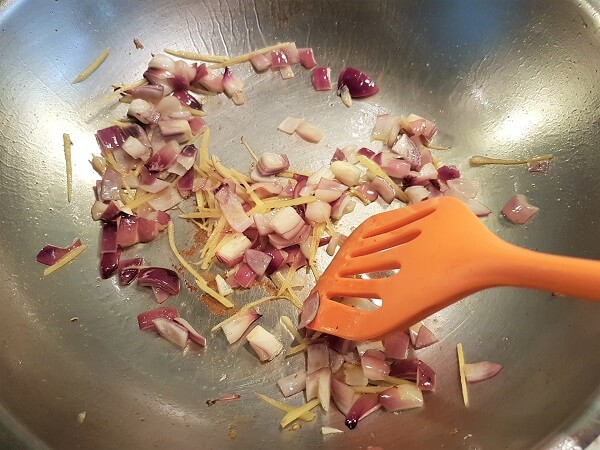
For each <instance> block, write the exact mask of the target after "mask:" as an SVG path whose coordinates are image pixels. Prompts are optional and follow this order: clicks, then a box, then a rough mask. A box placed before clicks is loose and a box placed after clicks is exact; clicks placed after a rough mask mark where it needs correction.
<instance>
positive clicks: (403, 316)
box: [301, 197, 600, 341]
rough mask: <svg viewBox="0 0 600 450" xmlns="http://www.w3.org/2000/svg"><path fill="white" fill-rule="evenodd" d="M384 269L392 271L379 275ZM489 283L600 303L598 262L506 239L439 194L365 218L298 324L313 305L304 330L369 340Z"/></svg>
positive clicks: (325, 274) (343, 248) (334, 259)
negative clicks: (361, 302)
mask: <svg viewBox="0 0 600 450" xmlns="http://www.w3.org/2000/svg"><path fill="white" fill-rule="evenodd" d="M385 271H387V273H388V274H390V276H387V277H384V278H378V277H377V276H376V274H377V273H379V274H381V273H382V272H385ZM394 271H396V272H394ZM369 274H371V277H370V276H369ZM494 286H520V287H526V288H534V289H541V290H544V291H549V292H555V293H561V294H565V295H570V296H574V297H581V298H586V299H590V300H600V261H591V260H586V259H577V258H570V257H565V256H555V255H548V254H543V253H539V252H535V251H533V250H526V249H524V248H520V247H516V246H514V245H511V244H508V243H506V242H504V241H502V240H501V239H500V238H498V237H497V236H496V235H494V234H493V233H492V232H491V231H489V230H488V228H487V227H486V226H485V225H484V224H483V223H482V222H481V221H480V219H478V218H477V217H476V216H475V215H474V214H473V213H472V212H471V211H470V210H469V209H468V208H467V207H466V206H465V205H464V204H463V203H462V202H461V201H460V200H457V199H455V198H450V197H438V198H434V199H430V200H426V201H424V202H421V203H418V204H415V205H410V206H406V207H404V208H400V209H396V210H393V211H388V212H384V213H381V214H377V215H375V216H372V217H370V218H369V219H367V220H366V221H365V222H364V223H362V224H361V225H360V226H359V227H358V228H357V229H356V230H355V231H354V232H353V233H352V234H351V235H350V237H349V238H348V240H347V241H346V242H345V243H344V244H343V245H342V247H341V248H340V250H339V251H338V253H337V254H336V256H335V257H334V258H333V261H332V262H331V264H330V265H329V267H328V268H327V269H326V270H325V273H324V274H323V275H322V276H321V277H320V278H319V280H318V282H317V284H316V286H315V288H314V290H313V294H312V295H311V296H310V297H309V298H308V299H307V300H306V302H305V307H304V309H303V311H302V315H301V323H302V322H304V323H306V322H309V321H310V320H311V318H312V317H313V316H314V314H315V310H316V311H317V312H316V316H314V319H313V320H312V321H310V322H309V323H308V328H311V329H313V330H317V331H321V332H324V333H328V334H333V335H336V336H340V337H342V338H345V339H351V340H358V341H363V340H372V339H377V338H380V337H382V336H384V335H386V334H387V333H390V332H392V331H394V330H396V329H398V328H401V327H402V328H408V327H409V326H410V325H412V324H415V323H417V322H418V321H419V320H421V319H424V318H425V317H427V316H429V315H431V314H433V313H434V312H436V311H439V310H441V309H442V308H444V307H446V306H448V305H450V304H451V303H454V302H456V301H458V300H460V299H461V298H463V297H465V296H467V295H469V294H472V293H474V292H477V291H480V290H483V289H486V288H490V287H494ZM315 292H317V293H318V295H316V294H315ZM342 297H361V298H368V299H381V307H380V308H379V309H377V310H374V311H367V310H363V309H358V308H354V307H352V306H348V305H346V304H343V303H340V302H339V301H336V300H335V299H339V298H342Z"/></svg>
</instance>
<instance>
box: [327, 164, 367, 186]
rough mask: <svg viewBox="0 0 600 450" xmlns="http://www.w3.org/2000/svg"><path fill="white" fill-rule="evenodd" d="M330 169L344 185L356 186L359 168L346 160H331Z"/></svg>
mask: <svg viewBox="0 0 600 450" xmlns="http://www.w3.org/2000/svg"><path fill="white" fill-rule="evenodd" d="M331 171H332V172H333V174H334V175H335V177H336V178H337V179H338V180H339V181H341V182H342V183H344V184H345V185H346V186H350V187H352V186H356V185H357V184H358V183H359V181H360V176H361V171H360V169H359V168H358V167H356V166H355V165H354V164H351V163H349V162H347V161H334V162H332V163H331Z"/></svg>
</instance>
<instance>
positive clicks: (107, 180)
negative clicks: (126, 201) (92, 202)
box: [98, 166, 123, 202]
mask: <svg viewBox="0 0 600 450" xmlns="http://www.w3.org/2000/svg"><path fill="white" fill-rule="evenodd" d="M122 183H123V175H121V174H120V173H119V172H117V171H116V170H115V169H113V168H112V167H111V166H108V167H107V168H106V171H105V172H104V175H103V176H102V181H101V182H100V190H99V192H98V197H99V200H102V201H104V202H107V201H110V200H121V184H122Z"/></svg>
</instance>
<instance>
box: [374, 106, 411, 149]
mask: <svg viewBox="0 0 600 450" xmlns="http://www.w3.org/2000/svg"><path fill="white" fill-rule="evenodd" d="M401 128H402V125H401V122H400V117H398V116H394V115H391V114H381V115H379V116H377V119H376V120H375V126H374V127H373V131H372V132H371V138H372V139H373V140H377V141H383V142H385V144H386V145H387V146H388V147H392V150H394V151H395V152H396V153H399V154H400V152H399V150H400V149H399V148H398V149H394V148H393V145H394V143H395V142H396V139H397V137H398V133H400V129H401ZM400 156H404V155H403V154H400Z"/></svg>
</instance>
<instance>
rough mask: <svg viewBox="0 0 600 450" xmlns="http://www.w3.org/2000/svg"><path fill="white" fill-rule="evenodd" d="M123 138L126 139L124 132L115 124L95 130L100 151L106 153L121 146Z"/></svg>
mask: <svg viewBox="0 0 600 450" xmlns="http://www.w3.org/2000/svg"><path fill="white" fill-rule="evenodd" d="M125 139H127V136H126V134H125V132H124V131H123V129H122V128H121V127H118V126H116V125H113V126H110V127H108V128H103V129H101V130H98V131H96V140H97V141H98V144H99V145H100V148H101V149H102V151H103V152H106V153H110V152H111V150H114V149H115V148H119V147H121V146H122V145H123V143H124V142H125Z"/></svg>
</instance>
